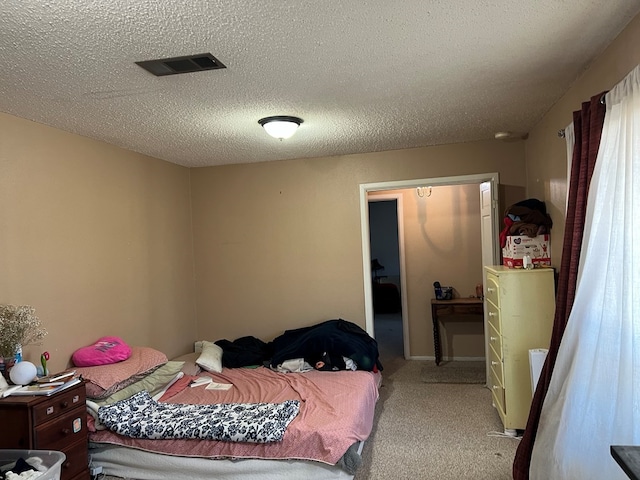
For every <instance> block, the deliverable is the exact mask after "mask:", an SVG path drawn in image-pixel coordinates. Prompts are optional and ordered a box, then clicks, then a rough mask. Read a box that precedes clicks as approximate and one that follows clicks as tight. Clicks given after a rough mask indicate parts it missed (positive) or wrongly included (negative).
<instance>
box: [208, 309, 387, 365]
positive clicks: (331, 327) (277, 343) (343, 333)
mask: <svg viewBox="0 0 640 480" xmlns="http://www.w3.org/2000/svg"><path fill="white" fill-rule="evenodd" d="M214 343H215V344H216V345H218V346H219V347H220V348H222V351H223V352H224V353H223V355H222V365H223V366H225V367H227V368H239V367H246V366H252V365H265V366H269V367H270V368H272V369H274V370H278V371H282V372H304V371H308V370H311V369H316V370H329V371H337V370H365V371H368V372H377V371H381V370H382V364H381V363H380V359H379V354H378V343H377V342H376V341H375V340H374V339H373V338H371V337H370V336H369V334H368V333H367V332H365V331H364V330H363V329H362V328H360V327H359V326H358V325H356V324H354V323H352V322H349V321H347V320H343V319H336V320H327V321H325V322H322V323H319V324H316V325H312V326H309V327H303V328H297V329H294V330H286V331H285V332H284V333H283V334H282V335H280V336H278V337H276V338H275V339H274V340H272V341H271V342H268V343H267V342H264V341H262V340H260V339H259V338H256V337H252V336H247V337H241V338H238V339H236V340H234V341H229V340H226V339H223V340H218V341H216V342H214Z"/></svg>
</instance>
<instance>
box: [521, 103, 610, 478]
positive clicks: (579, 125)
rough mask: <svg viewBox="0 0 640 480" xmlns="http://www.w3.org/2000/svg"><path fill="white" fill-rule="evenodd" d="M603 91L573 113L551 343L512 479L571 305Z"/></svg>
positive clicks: (525, 451) (529, 442) (531, 436)
mask: <svg viewBox="0 0 640 480" xmlns="http://www.w3.org/2000/svg"><path fill="white" fill-rule="evenodd" d="M603 98H604V92H603V93H601V94H599V95H596V96H594V97H591V101H589V102H584V103H583V104H582V110H581V111H577V112H573V126H574V132H575V146H574V150H573V158H572V160H571V178H570V179H569V197H568V203H567V218H566V221H565V227H564V228H565V230H564V241H563V243H562V260H561V263H560V272H559V274H558V290H557V294H556V310H555V316H554V320H553V331H552V333H551V344H550V346H549V353H548V354H547V359H546V361H545V363H544V366H543V368H542V372H541V373H540V378H539V380H538V386H537V388H536V391H535V394H534V396H533V400H532V402H531V410H530V411H529V419H528V420H527V426H526V428H525V431H524V434H523V436H522V439H521V440H520V444H519V445H518V449H517V451H516V456H515V459H514V462H513V478H514V479H515V480H528V478H529V465H530V463H531V452H532V451H533V443H534V441H535V438H536V433H537V431H538V423H539V421H540V412H541V410H542V402H543V401H544V397H545V396H546V394H547V390H548V389H549V383H550V381H551V373H552V372H553V367H554V365H555V363H556V358H557V356H558V348H559V347H560V341H561V340H562V335H563V334H564V329H565V327H566V325H567V320H568V318H569V312H571V307H572V305H573V299H574V297H575V292H576V280H577V276H578V263H579V261H580V250H581V247H582V235H583V233H584V221H585V213H586V210H587V193H588V191H589V183H590V182H591V176H592V174H593V168H594V166H595V163H596V156H597V154H598V147H599V146H600V136H601V134H602V125H603V123H604V114H605V110H606V108H605V105H604V102H601V101H600V100H601V99H603Z"/></svg>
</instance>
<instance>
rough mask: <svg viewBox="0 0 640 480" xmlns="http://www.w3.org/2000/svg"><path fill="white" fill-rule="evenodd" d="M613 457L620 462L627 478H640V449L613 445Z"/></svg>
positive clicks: (634, 479) (635, 479)
mask: <svg viewBox="0 0 640 480" xmlns="http://www.w3.org/2000/svg"><path fill="white" fill-rule="evenodd" d="M610 450H611V456H612V457H613V458H614V459H615V461H616V462H618V465H620V468H622V470H624V473H626V474H627V477H629V478H631V479H632V480H638V479H639V478H640V447H638V446H632V445H611V447H610Z"/></svg>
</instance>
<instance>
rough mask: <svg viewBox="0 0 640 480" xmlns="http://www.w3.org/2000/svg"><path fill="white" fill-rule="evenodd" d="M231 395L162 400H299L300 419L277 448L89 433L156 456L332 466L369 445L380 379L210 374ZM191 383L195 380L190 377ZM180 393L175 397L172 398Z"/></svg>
mask: <svg viewBox="0 0 640 480" xmlns="http://www.w3.org/2000/svg"><path fill="white" fill-rule="evenodd" d="M204 375H208V376H211V377H212V378H213V381H214V382H219V383H231V384H233V387H232V388H231V389H229V390H226V391H222V390H205V388H204V387H187V388H182V389H180V386H179V385H176V387H177V388H175V389H173V390H170V391H169V392H167V394H166V395H165V396H164V397H163V398H162V399H161V401H168V402H171V403H200V404H210V403H259V402H269V403H279V402H283V401H285V400H300V401H301V402H302V403H301V408H300V413H299V414H298V416H297V417H296V418H295V419H294V420H293V422H291V424H290V425H289V427H288V428H287V432H286V433H285V436H284V439H283V440H282V441H281V442H277V443H261V444H258V443H236V442H222V441H204V440H141V439H133V438H128V437H123V436H120V435H117V434H115V433H112V432H110V431H106V430H103V431H99V432H94V433H91V434H90V437H89V440H90V441H92V442H96V443H111V444H117V445H124V446H128V447H133V448H138V449H141V450H146V451H150V452H156V453H164V454H170V455H180V456H189V457H210V458H271V459H297V460H316V461H320V462H324V463H328V464H331V465H334V464H336V462H338V460H339V459H340V457H342V455H343V454H344V453H345V452H346V451H347V449H348V448H349V447H350V446H351V445H352V444H353V443H355V442H357V441H360V440H366V439H367V437H368V436H369V434H370V433H371V429H372V426H373V414H374V409H375V404H376V401H377V400H378V385H379V384H380V378H381V376H380V374H379V373H372V372H365V371H355V372H353V371H339V372H321V371H317V370H313V371H310V372H306V373H286V374H285V373H277V372H274V371H272V370H270V369H268V368H264V367H260V368H257V369H244V368H234V369H227V368H225V369H223V371H222V373H219V374H215V373H206V372H203V373H202V375H201V376H204ZM192 378H193V377H192ZM176 390H179V391H178V392H177V393H175V394H173V393H174V392H175V391H176Z"/></svg>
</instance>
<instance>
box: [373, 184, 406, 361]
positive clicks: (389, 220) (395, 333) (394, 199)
mask: <svg viewBox="0 0 640 480" xmlns="http://www.w3.org/2000/svg"><path fill="white" fill-rule="evenodd" d="M398 202H402V196H401V195H398V194H390V195H377V196H375V197H371V198H369V230H370V237H369V238H370V245H371V271H372V279H371V288H372V298H373V317H374V318H373V321H374V333H375V338H376V340H377V342H378V348H379V350H380V358H381V359H383V361H384V360H385V359H387V358H397V357H404V352H405V350H404V332H403V328H402V325H403V321H402V302H401V292H402V290H403V285H402V281H401V277H400V241H399V229H398V217H399V211H398V210H399V208H398Z"/></svg>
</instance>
